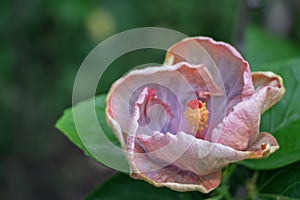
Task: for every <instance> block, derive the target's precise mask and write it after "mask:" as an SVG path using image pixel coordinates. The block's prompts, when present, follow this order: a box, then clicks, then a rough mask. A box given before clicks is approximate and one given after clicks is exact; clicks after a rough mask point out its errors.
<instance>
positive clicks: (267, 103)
mask: <svg viewBox="0 0 300 200" xmlns="http://www.w3.org/2000/svg"><path fill="white" fill-rule="evenodd" d="M253 84H254V86H255V89H256V91H255V93H254V94H253V95H252V96H250V97H248V99H245V100H244V101H242V102H240V103H238V104H237V105H236V106H235V107H234V108H233V111H232V112H231V113H229V115H228V116H226V117H225V118H224V120H223V122H222V123H221V124H219V125H218V127H217V128H215V129H214V131H213V133H212V141H215V142H218V143H221V144H223V145H226V146H230V147H232V148H234V149H237V150H244V149H246V148H247V147H248V143H249V140H250V139H252V138H254V139H255V138H256V137H259V136H258V132H259V122H260V115H261V114H262V113H263V112H264V111H265V110H267V109H268V108H269V107H271V106H272V105H274V104H275V103H276V102H278V101H279V100H280V99H281V98H282V97H283V94H284V91H285V89H284V87H283V85H282V80H281V78H280V77H279V76H277V75H275V74H273V73H271V72H259V73H254V74H253Z"/></svg>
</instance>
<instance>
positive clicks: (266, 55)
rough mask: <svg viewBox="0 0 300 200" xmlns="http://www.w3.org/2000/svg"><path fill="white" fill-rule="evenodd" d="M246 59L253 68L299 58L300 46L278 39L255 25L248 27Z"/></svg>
mask: <svg viewBox="0 0 300 200" xmlns="http://www.w3.org/2000/svg"><path fill="white" fill-rule="evenodd" d="M243 55H244V57H245V58H246V60H247V61H248V62H249V63H250V65H251V66H259V65H263V64H266V63H271V62H272V63H273V62H279V61H281V60H287V59H291V58H295V57H298V56H299V55H300V48H299V46H297V45H295V44H293V43H292V41H289V40H287V39H283V38H280V37H276V36H274V35H271V34H270V33H268V32H266V31H264V30H263V29H262V28H259V27H258V26H255V25H250V26H248V27H247V32H246V37H245V52H244V54H243Z"/></svg>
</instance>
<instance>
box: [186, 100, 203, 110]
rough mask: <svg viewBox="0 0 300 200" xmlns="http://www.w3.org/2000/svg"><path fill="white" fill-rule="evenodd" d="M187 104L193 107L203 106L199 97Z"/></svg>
mask: <svg viewBox="0 0 300 200" xmlns="http://www.w3.org/2000/svg"><path fill="white" fill-rule="evenodd" d="M187 106H188V107H190V108H191V109H196V108H202V103H201V102H200V101H199V100H198V99H193V100H190V101H189V102H188V103H187Z"/></svg>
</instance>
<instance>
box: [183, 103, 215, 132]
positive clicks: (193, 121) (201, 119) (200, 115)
mask: <svg viewBox="0 0 300 200" xmlns="http://www.w3.org/2000/svg"><path fill="white" fill-rule="evenodd" d="M208 114H209V111H208V110H207V109H206V104H205V103H203V102H202V101H200V100H197V99H194V100H191V101H189V102H188V104H187V107H186V110H185V112H184V117H185V118H186V120H187V121H188V127H189V129H190V131H192V133H195V134H197V135H199V134H201V132H202V131H203V129H204V128H207V127H208V126H207V124H206V122H207V119H208Z"/></svg>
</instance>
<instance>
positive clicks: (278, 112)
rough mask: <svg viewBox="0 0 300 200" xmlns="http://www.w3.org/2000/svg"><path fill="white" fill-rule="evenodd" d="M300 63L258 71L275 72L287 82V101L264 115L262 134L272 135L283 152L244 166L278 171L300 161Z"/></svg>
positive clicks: (285, 98)
mask: <svg viewBox="0 0 300 200" xmlns="http://www.w3.org/2000/svg"><path fill="white" fill-rule="evenodd" d="M299 66H300V59H294V60H290V61H285V62H281V63H276V64H272V65H267V66H263V67H259V68H256V70H261V71H267V70H268V71H273V72H275V73H277V74H279V75H281V77H282V78H283V82H284V86H285V88H286V93H285V96H284V97H283V99H282V100H281V101H280V102H279V103H278V104H276V105H275V106H274V107H272V108H271V109H270V110H268V111H267V112H266V113H264V114H263V116H262V120H261V127H260V130H261V131H267V132H270V133H272V134H273V135H274V136H275V137H276V139H277V141H278V143H279V145H280V148H279V150H278V151H277V152H275V153H274V154H272V155H271V156H270V157H269V158H266V159H263V160H247V161H243V162H241V163H242V164H244V165H246V166H247V167H249V168H252V169H275V168H279V167H283V166H285V165H288V164H290V163H293V162H296V161H298V160H300V153H299V152H300V110H299V108H300V101H299V99H300V87H299V86H300V85H299V84H300V76H299V74H300V67H299Z"/></svg>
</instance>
